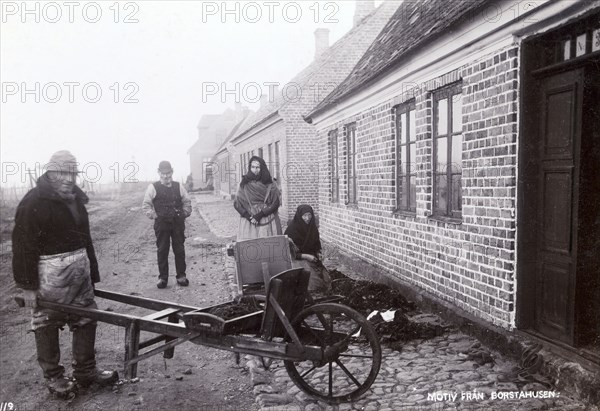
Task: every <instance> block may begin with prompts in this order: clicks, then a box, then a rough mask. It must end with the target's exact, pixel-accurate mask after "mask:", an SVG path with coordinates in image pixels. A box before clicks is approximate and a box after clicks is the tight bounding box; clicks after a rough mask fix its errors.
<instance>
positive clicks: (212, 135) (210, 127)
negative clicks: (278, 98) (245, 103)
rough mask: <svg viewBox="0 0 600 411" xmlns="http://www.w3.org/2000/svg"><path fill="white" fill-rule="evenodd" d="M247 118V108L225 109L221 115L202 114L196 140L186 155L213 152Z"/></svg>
mask: <svg viewBox="0 0 600 411" xmlns="http://www.w3.org/2000/svg"><path fill="white" fill-rule="evenodd" d="M247 116H248V108H247V107H242V106H240V107H239V108H236V109H235V110H233V109H231V108H227V109H225V111H223V113H221V114H204V115H203V116H202V117H201V118H200V121H199V122H198V125H197V127H196V128H197V129H198V139H197V140H196V141H195V142H194V144H192V146H191V147H190V148H189V149H188V150H187V153H188V154H190V153H204V152H211V154H212V153H213V152H214V149H215V148H216V147H219V146H221V145H222V142H223V141H226V140H228V139H230V138H231V130H232V129H234V130H235V129H237V127H238V126H239V124H240V123H241V121H243V120H244V119H245V118H247Z"/></svg>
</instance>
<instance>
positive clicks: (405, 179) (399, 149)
mask: <svg viewBox="0 0 600 411" xmlns="http://www.w3.org/2000/svg"><path fill="white" fill-rule="evenodd" d="M394 109H395V114H396V119H395V123H394V127H395V131H396V140H395V147H394V148H395V154H396V164H395V178H396V181H395V188H396V210H395V211H396V212H397V211H401V212H407V213H411V214H416V212H417V202H416V178H417V170H416V167H415V165H416V164H417V161H416V146H417V136H416V124H415V125H414V126H413V125H412V124H411V120H410V112H411V111H412V112H413V113H414V118H415V123H416V102H415V99H411V100H409V101H407V102H405V103H402V104H400V105H398V106H396V107H395V108H394ZM402 114H405V115H406V120H407V121H406V123H407V124H406V140H405V141H404V142H402V134H401V132H402V124H401V118H402ZM411 129H414V131H415V133H414V135H412V136H411V133H410V131H411ZM411 145H414V146H415V158H414V159H412V158H411V151H410V146H411ZM405 162H406V163H407V164H408V173H404V172H403V171H402V168H403V167H402V166H403V164H404V163H405ZM411 178H414V179H415V193H412V192H411V185H410V180H411ZM403 188H404V189H403ZM412 194H414V198H415V204H414V206H412V204H411V202H410V199H411V195H412Z"/></svg>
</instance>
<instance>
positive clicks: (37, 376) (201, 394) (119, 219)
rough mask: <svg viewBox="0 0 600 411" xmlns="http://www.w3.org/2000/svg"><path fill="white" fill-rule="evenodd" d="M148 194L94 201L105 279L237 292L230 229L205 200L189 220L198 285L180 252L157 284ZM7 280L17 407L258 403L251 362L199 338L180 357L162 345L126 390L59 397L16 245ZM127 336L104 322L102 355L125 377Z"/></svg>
mask: <svg viewBox="0 0 600 411" xmlns="http://www.w3.org/2000/svg"><path fill="white" fill-rule="evenodd" d="M140 188H141V189H143V187H140ZM142 196H143V192H142V191H140V190H139V189H138V190H137V191H135V192H130V193H123V194H121V195H119V196H113V198H103V199H102V198H94V197H92V200H91V202H90V204H89V205H88V210H89V212H90V222H91V227H92V236H93V238H94V240H95V245H96V250H97V253H98V257H99V264H100V274H101V277H102V282H101V283H99V284H97V288H101V289H107V290H111V291H118V292H121V293H125V294H132V295H141V296H144V297H149V298H154V299H161V300H166V301H173V302H179V303H182V304H188V305H194V306H207V305H213V304H215V303H219V302H224V301H228V300H229V299H230V294H229V290H228V284H227V279H226V277H225V273H224V272H223V258H224V256H223V252H222V249H223V246H224V244H225V242H226V239H223V238H217V237H215V236H214V235H212V234H211V233H210V230H209V229H208V227H207V225H206V224H205V223H204V221H203V220H202V219H201V217H200V216H199V214H198V212H197V210H196V211H195V212H194V214H193V215H192V217H190V218H189V219H188V222H187V227H186V235H187V240H186V252H187V263H188V270H187V274H188V278H189V279H190V286H189V287H180V286H178V285H177V284H176V283H175V281H174V262H173V260H172V255H171V263H170V266H171V270H172V273H171V278H170V281H169V285H168V287H167V288H166V289H164V290H159V289H157V288H156V281H157V275H158V272H157V267H156V246H155V238H154V232H153V230H152V222H151V221H150V220H148V219H147V218H146V217H145V216H144V215H142V213H141V211H140V204H141V199H142ZM0 281H1V282H2V284H3V285H4V286H3V289H2V293H1V296H0V331H1V332H0V402H2V403H9V402H10V403H12V404H13V410H15V409H16V410H67V409H72V410H142V409H143V410H203V409H204V410H235V409H239V410H255V409H257V406H256V404H255V403H254V396H253V394H252V387H251V385H250V379H249V378H248V375H247V371H246V370H244V369H243V368H242V367H240V366H238V365H236V363H235V360H234V356H233V354H232V353H229V352H225V351H219V350H215V349H210V348H206V347H202V346H199V345H194V344H191V343H185V344H182V345H179V346H178V347H176V348H175V356H174V358H173V359H168V360H166V359H164V358H163V357H162V356H161V355H157V356H154V357H152V358H150V359H148V360H144V361H142V362H141V363H140V364H139V366H138V377H139V381H138V382H129V381H126V382H125V383H124V384H123V385H122V386H120V387H119V388H118V389H117V390H114V389H113V388H112V387H107V388H98V387H94V386H92V387H91V388H89V389H87V390H86V391H82V392H80V393H79V395H78V396H77V397H76V398H75V399H74V400H72V401H70V402H66V401H63V400H56V399H53V398H52V397H51V396H50V395H49V394H48V392H47V390H46V388H45V387H44V384H43V378H42V375H41V370H40V368H39V366H38V364H37V360H36V354H35V353H36V351H35V341H34V336H33V334H31V333H27V330H28V328H29V313H28V312H27V311H26V310H24V309H20V308H18V307H17V306H16V305H15V304H14V301H13V298H14V296H15V295H17V294H18V293H19V291H18V290H17V289H16V288H15V287H14V283H13V281H12V272H11V265H10V252H7V251H6V249H4V250H3V253H2V265H1V267H0ZM98 305H99V307H100V309H105V310H113V311H115V312H121V313H127V314H143V313H147V311H145V310H143V309H139V308H132V307H126V306H124V305H122V304H119V303H115V302H109V301H106V300H102V299H98ZM60 338H61V347H62V351H61V352H62V361H61V362H62V364H63V365H64V366H65V367H66V368H67V373H68V375H70V373H71V365H70V364H71V350H70V344H71V335H70V333H69V332H68V330H67V329H65V331H63V332H62V333H61V337H60ZM124 338H125V332H124V329H123V328H120V327H116V326H112V325H107V324H100V325H99V328H98V336H97V339H96V351H97V360H98V363H99V365H100V366H102V367H103V368H105V369H118V370H119V374H120V376H121V378H123V372H122V360H123V355H124ZM142 339H145V336H144V335H142ZM7 409H9V408H7Z"/></svg>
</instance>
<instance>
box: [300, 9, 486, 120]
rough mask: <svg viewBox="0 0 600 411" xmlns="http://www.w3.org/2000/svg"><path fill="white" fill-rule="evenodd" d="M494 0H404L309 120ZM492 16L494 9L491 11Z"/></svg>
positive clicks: (471, 16) (385, 72) (389, 69)
mask: <svg viewBox="0 0 600 411" xmlns="http://www.w3.org/2000/svg"><path fill="white" fill-rule="evenodd" d="M490 1H491V0H452V1H448V0H404V2H403V3H402V4H400V7H398V9H397V10H396V13H395V14H394V16H393V17H392V18H391V19H390V20H389V22H388V23H387V25H386V26H385V28H384V29H383V30H381V33H379V35H378V36H377V38H376V39H375V41H374V42H373V44H372V45H371V47H369V49H368V50H367V52H366V53H365V54H364V55H363V57H362V58H361V59H360V61H359V62H358V63H357V64H356V66H355V67H354V69H353V70H352V72H351V73H350V75H349V76H348V77H347V78H346V79H345V80H344V81H343V82H342V83H341V84H340V85H339V86H338V87H336V88H335V89H334V90H333V91H332V92H331V93H330V94H329V95H328V96H327V97H326V98H325V99H323V101H321V102H320V103H319V104H318V105H317V107H316V108H315V109H314V110H313V111H312V112H311V113H310V114H309V115H308V118H307V121H309V122H310V121H311V118H312V117H313V116H314V115H316V114H318V113H320V112H322V111H324V110H325V109H326V108H327V107H329V106H330V105H333V104H336V103H338V102H340V101H341V100H343V99H344V98H346V97H348V96H350V95H351V94H354V93H355V92H357V91H359V90H362V89H364V88H365V87H367V86H368V85H369V84H371V83H372V82H374V81H375V80H376V79H378V78H380V77H381V76H383V75H385V74H387V73H388V72H390V71H391V70H393V69H394V68H395V67H397V66H398V65H399V64H401V63H402V62H403V61H404V60H405V59H406V57H407V56H408V55H409V54H410V53H412V52H414V51H416V50H418V49H421V48H422V47H424V46H425V45H426V44H428V43H430V42H431V41H433V40H434V39H436V38H438V37H440V36H441V35H443V34H446V33H450V32H452V27H453V26H455V25H456V24H457V23H458V22H461V21H464V20H466V19H468V18H473V17H474V16H475V15H476V14H475V13H476V12H477V10H478V9H479V8H481V7H482V6H483V5H485V4H486V3H489V2H490ZM490 13H491V16H493V12H492V11H490Z"/></svg>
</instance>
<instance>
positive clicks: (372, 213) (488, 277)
mask: <svg viewBox="0 0 600 411" xmlns="http://www.w3.org/2000/svg"><path fill="white" fill-rule="evenodd" d="M450 84H461V89H462V95H461V101H462V123H463V126H462V128H463V133H462V138H463V142H462V159H461V163H460V166H461V168H462V219H460V220H452V219H445V218H441V217H440V218H438V217H434V216H433V177H432V175H433V170H432V163H433V121H434V119H433V95H434V93H435V91H436V90H439V89H443V88H444V87H445V86H448V85H450ZM517 90H518V48H517V47H516V46H510V47H507V48H504V49H501V50H498V51H497V52H495V53H494V54H490V55H487V56H485V57H482V58H481V59H479V60H477V61H473V62H471V63H469V64H467V65H464V66H462V67H460V68H457V69H455V70H452V71H449V72H448V73H446V74H444V75H442V76H440V77H437V78H432V79H423V81H422V82H421V83H420V84H419V85H415V86H414V87H410V88H408V90H407V91H405V92H404V93H402V94H401V95H398V96H395V97H394V98H391V99H389V100H388V101H385V102H382V103H381V104H378V105H376V106H374V107H372V108H371V109H369V110H368V111H363V112H361V113H359V114H358V115H355V116H351V117H347V118H344V119H343V120H341V121H338V122H337V123H336V124H335V125H333V126H329V127H327V128H323V129H320V130H319V144H318V153H319V163H320V164H321V169H322V173H321V178H320V184H319V189H320V191H319V205H320V221H321V229H320V230H321V233H322V236H323V238H324V239H325V240H326V241H330V242H332V243H333V244H335V245H336V246H338V247H340V249H341V251H343V252H346V253H349V254H353V255H356V256H360V257H361V258H362V259H364V260H366V261H367V262H369V263H371V264H374V265H375V266H378V267H381V268H383V269H384V270H385V271H386V272H387V273H388V274H389V275H390V276H392V277H394V278H396V279H398V280H401V281H406V282H408V283H411V284H413V285H416V286H418V287H420V288H423V289H425V290H427V291H428V292H430V293H432V294H434V295H436V296H438V297H439V298H441V299H443V300H446V301H450V302H452V303H453V304H455V305H456V306H458V307H460V308H462V309H464V310H466V311H468V312H471V313H473V314H475V315H477V316H478V317H481V318H484V319H486V320H488V321H490V322H492V323H494V324H496V325H500V326H503V327H511V326H512V324H514V310H515V307H514V288H515V230H516V227H515V224H516V223H515V222H516V219H515V210H516V196H515V195H516V193H515V191H516V158H517V157H516V138H517V112H518V107H517ZM412 99H414V102H415V117H416V140H417V143H416V159H415V160H416V161H415V162H416V193H417V194H416V212H415V213H410V212H404V211H397V208H398V205H397V204H396V191H395V190H396V185H395V182H396V158H395V156H396V151H395V145H396V128H395V107H396V106H398V105H400V104H402V103H405V102H407V101H410V100H412ZM351 123H355V124H356V151H357V175H358V184H357V199H358V201H357V204H346V202H347V201H348V179H347V178H348V164H347V150H348V147H347V141H346V126H347V125H348V124H351ZM334 129H337V130H338V149H339V158H338V160H339V177H340V185H339V190H340V191H339V194H340V199H339V202H332V201H331V200H332V198H331V184H332V183H331V178H330V176H331V160H332V159H331V145H330V139H329V138H328V136H329V133H330V132H331V130H334Z"/></svg>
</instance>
